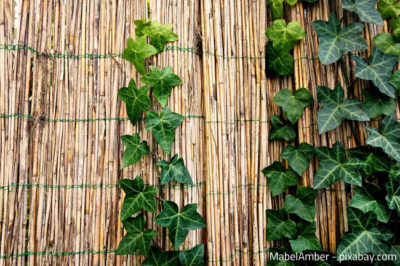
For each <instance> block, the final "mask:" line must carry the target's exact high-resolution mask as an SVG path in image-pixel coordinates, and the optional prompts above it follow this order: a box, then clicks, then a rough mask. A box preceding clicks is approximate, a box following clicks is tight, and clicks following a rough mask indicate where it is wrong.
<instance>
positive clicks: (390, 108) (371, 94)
mask: <svg viewBox="0 0 400 266" xmlns="http://www.w3.org/2000/svg"><path fill="white" fill-rule="evenodd" d="M363 95H364V99H365V100H364V102H363V103H362V105H361V108H362V110H363V111H364V112H365V113H366V114H367V115H368V117H369V118H375V117H378V116H381V115H386V116H390V115H392V114H393V113H394V111H395V110H396V102H395V101H394V99H392V98H390V97H388V96H386V95H384V94H382V93H380V92H379V91H377V90H373V89H364V90H363Z"/></svg>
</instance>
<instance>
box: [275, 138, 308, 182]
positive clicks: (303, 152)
mask: <svg viewBox="0 0 400 266" xmlns="http://www.w3.org/2000/svg"><path fill="white" fill-rule="evenodd" d="M314 153H315V152H314V147H313V146H311V145H310V144H308V143H305V142H303V143H301V144H300V145H299V147H297V149H295V148H293V146H292V145H290V144H289V145H288V146H286V147H285V148H284V149H283V151H282V153H281V157H282V158H283V159H285V160H287V161H288V162H289V165H290V167H291V168H292V169H293V171H295V172H296V173H297V174H298V175H299V176H302V175H303V173H304V171H305V170H306V169H307V168H308V165H309V164H310V160H311V158H312V157H314Z"/></svg>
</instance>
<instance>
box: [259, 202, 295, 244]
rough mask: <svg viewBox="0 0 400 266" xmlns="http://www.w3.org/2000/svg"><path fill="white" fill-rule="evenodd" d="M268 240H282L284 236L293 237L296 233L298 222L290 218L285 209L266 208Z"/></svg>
mask: <svg viewBox="0 0 400 266" xmlns="http://www.w3.org/2000/svg"><path fill="white" fill-rule="evenodd" d="M266 214H267V218H268V224H267V240H280V239H282V238H284V237H287V238H290V239H292V238H293V237H294V235H295V234H296V232H297V231H296V223H295V222H293V221H292V220H289V217H288V214H287V213H286V211H285V209H279V210H266Z"/></svg>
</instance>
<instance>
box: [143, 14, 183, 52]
mask: <svg viewBox="0 0 400 266" xmlns="http://www.w3.org/2000/svg"><path fill="white" fill-rule="evenodd" d="M142 33H143V34H144V35H146V36H148V37H150V38H151V44H152V45H153V46H154V47H155V48H156V49H157V51H158V52H161V51H163V50H164V47H165V45H166V44H167V42H174V41H177V40H179V37H178V35H177V34H176V33H174V32H172V25H170V24H167V25H161V24H160V23H159V22H157V21H151V23H150V26H146V27H145V28H144V29H143V30H142Z"/></svg>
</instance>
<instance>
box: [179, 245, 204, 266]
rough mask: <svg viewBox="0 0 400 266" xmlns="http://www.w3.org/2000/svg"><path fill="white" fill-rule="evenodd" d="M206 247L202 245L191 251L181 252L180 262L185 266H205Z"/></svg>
mask: <svg viewBox="0 0 400 266" xmlns="http://www.w3.org/2000/svg"><path fill="white" fill-rule="evenodd" d="M203 258H204V245H202V244H200V245H197V246H195V247H194V248H192V249H189V250H182V251H181V252H179V261H180V262H181V264H182V265H183V266H203V265H204V262H203Z"/></svg>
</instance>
